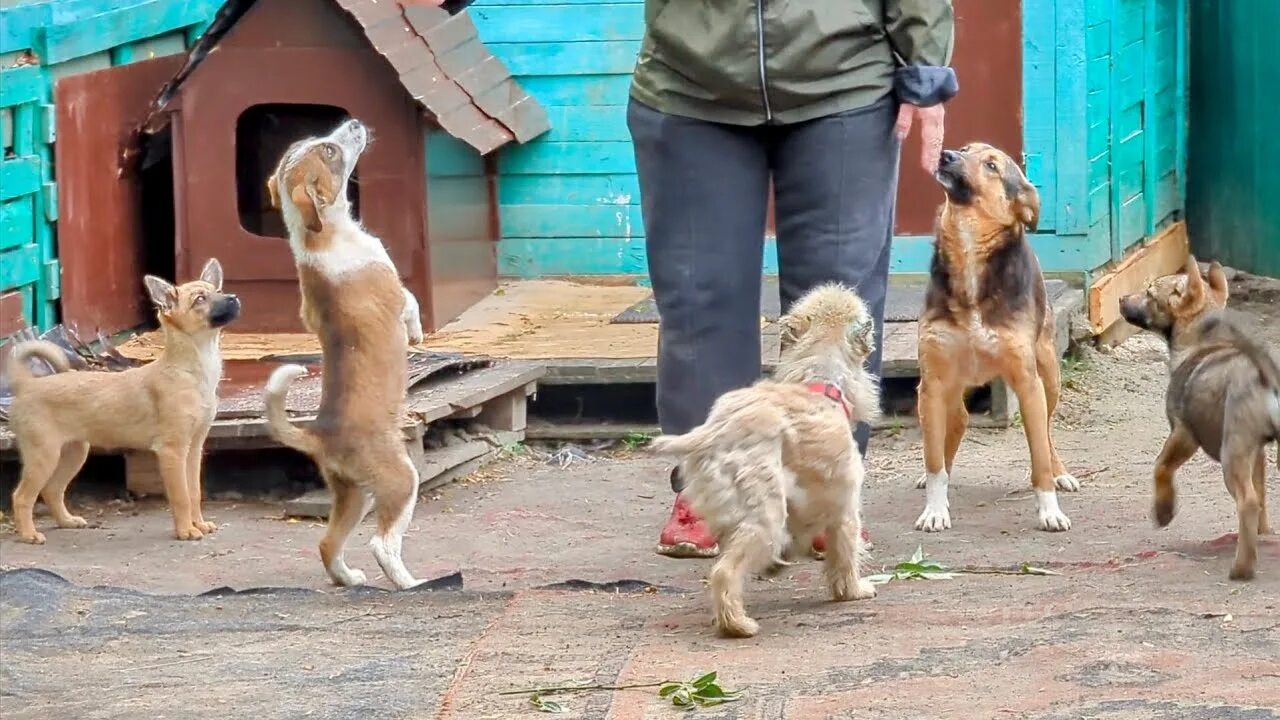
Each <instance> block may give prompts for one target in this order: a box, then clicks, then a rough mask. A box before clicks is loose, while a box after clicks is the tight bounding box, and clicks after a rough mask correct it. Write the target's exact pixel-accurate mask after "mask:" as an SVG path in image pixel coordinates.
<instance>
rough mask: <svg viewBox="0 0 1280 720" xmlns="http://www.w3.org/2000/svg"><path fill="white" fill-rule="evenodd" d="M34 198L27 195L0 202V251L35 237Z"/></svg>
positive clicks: (30, 240)
mask: <svg viewBox="0 0 1280 720" xmlns="http://www.w3.org/2000/svg"><path fill="white" fill-rule="evenodd" d="M33 206H34V199H33V198H32V196H30V195H28V196H26V197H20V198H18V199H16V200H10V201H8V202H5V203H0V252H3V251H5V250H8V249H10V248H15V247H18V246H19V245H26V244H28V243H31V242H32V241H33V240H34V239H35V232H36V225H35V222H36V221H35V212H34V210H33V209H32V207H33Z"/></svg>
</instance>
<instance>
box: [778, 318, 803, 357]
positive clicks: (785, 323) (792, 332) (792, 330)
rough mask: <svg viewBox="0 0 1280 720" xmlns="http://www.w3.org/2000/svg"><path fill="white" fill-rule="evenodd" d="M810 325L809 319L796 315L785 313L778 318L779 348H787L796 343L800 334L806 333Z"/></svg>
mask: <svg viewBox="0 0 1280 720" xmlns="http://www.w3.org/2000/svg"><path fill="white" fill-rule="evenodd" d="M808 325H809V323H808V321H807V320H805V319H804V318H801V317H798V316H796V315H783V316H782V317H780V318H778V330H779V333H778V347H779V349H781V350H786V349H787V348H789V347H791V346H792V345H795V344H796V341H797V340H799V339H800V336H801V335H803V334H804V331H805V330H807V329H808Z"/></svg>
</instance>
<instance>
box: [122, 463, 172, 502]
mask: <svg viewBox="0 0 1280 720" xmlns="http://www.w3.org/2000/svg"><path fill="white" fill-rule="evenodd" d="M124 486H125V489H126V490H128V491H129V494H131V495H134V496H136V497H147V496H149V495H158V496H164V479H163V478H161V477H160V464H159V461H158V460H157V459H156V454H155V453H153V452H126V453H124Z"/></svg>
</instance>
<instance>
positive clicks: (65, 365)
mask: <svg viewBox="0 0 1280 720" xmlns="http://www.w3.org/2000/svg"><path fill="white" fill-rule="evenodd" d="M33 357H38V358H40V359H41V360H44V361H45V362H47V363H49V364H50V365H52V366H53V370H54V372H60V373H63V372H66V371H68V370H70V369H71V363H70V362H68V361H67V356H66V354H65V353H64V352H62V348H60V347H58V346H57V345H54V344H53V343H51V342H49V341H48V340H28V341H26V342H23V343H19V344H18V345H17V346H16V347H14V348H13V354H12V355H10V356H9V365H8V367H7V368H6V371H7V372H8V374H9V383H10V384H11V385H13V390H14V392H15V393H19V392H22V387H23V386H24V385H26V384H27V382H28V381H30V380H34V379H35V378H36V376H35V375H34V374H32V372H31V368H29V367H27V361H28V360H30V359H31V358H33Z"/></svg>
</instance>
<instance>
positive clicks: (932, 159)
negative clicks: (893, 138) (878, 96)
mask: <svg viewBox="0 0 1280 720" xmlns="http://www.w3.org/2000/svg"><path fill="white" fill-rule="evenodd" d="M945 115H946V110H944V109H943V106H942V105H941V104H938V105H933V106H931V107H923V108H922V107H916V106H915V105H908V104H906V103H903V104H902V105H900V106H899V107H898V122H897V123H896V124H895V125H894V126H893V132H894V134H895V135H897V136H898V140H900V141H901V140H906V139H907V136H908V135H910V134H911V126H912V124H914V123H915V121H916V119H917V118H919V121H920V141H921V142H920V167H923V168H924V171H925V172H927V173H929V174H930V175H933V174H934V173H935V172H937V171H938V158H939V157H940V156H941V155H942V134H943V118H944V116H945Z"/></svg>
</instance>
